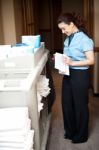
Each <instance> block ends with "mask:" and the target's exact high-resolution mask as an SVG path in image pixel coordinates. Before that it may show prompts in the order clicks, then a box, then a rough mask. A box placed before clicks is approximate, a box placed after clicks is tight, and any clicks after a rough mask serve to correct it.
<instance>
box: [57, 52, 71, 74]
mask: <svg viewBox="0 0 99 150" xmlns="http://www.w3.org/2000/svg"><path fill="white" fill-rule="evenodd" d="M63 57H66V56H65V55H64V54H60V53H55V68H56V69H58V70H59V73H61V74H65V75H69V74H70V73H69V66H68V65H66V64H65V65H64V63H63V61H62V59H63Z"/></svg>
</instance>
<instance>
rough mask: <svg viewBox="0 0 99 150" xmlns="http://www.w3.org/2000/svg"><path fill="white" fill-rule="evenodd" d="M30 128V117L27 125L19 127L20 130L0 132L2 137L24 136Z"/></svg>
mask: <svg viewBox="0 0 99 150" xmlns="http://www.w3.org/2000/svg"><path fill="white" fill-rule="evenodd" d="M30 129H31V120H30V119H28V120H27V123H26V124H25V126H24V127H22V128H21V129H19V130H3V131H1V132H0V137H6V136H7V137H8V136H22V135H23V136H24V135H26V134H27V133H28V132H29V130H30Z"/></svg>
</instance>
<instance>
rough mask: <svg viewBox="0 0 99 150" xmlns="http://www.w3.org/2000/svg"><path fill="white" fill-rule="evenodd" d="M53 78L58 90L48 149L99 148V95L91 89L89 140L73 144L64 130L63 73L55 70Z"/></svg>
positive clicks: (80, 149) (79, 149) (76, 149)
mask: <svg viewBox="0 0 99 150" xmlns="http://www.w3.org/2000/svg"><path fill="white" fill-rule="evenodd" d="M53 80H54V85H55V90H56V100H55V102H54V105H53V108H52V121H51V128H50V132H49V138H48V146H47V150H99V97H97V96H94V95H93V93H92V90H90V94H89V97H90V101H89V111H90V123H89V131H90V133H89V139H88V141H87V142H86V143H82V144H73V143H72V142H71V141H70V140H67V139H64V138H63V135H64V130H63V120H62V110H61V81H62V75H59V74H58V72H54V73H53Z"/></svg>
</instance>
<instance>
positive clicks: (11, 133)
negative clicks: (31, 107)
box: [0, 107, 34, 150]
mask: <svg viewBox="0 0 99 150" xmlns="http://www.w3.org/2000/svg"><path fill="white" fill-rule="evenodd" d="M33 137H34V130H31V120H30V119H29V113H28V108H27V107H13V108H1V109H0V150H33Z"/></svg>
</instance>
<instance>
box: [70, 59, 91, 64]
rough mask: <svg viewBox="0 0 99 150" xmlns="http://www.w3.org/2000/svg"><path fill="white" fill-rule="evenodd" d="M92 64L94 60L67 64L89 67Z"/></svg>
mask: <svg viewBox="0 0 99 150" xmlns="http://www.w3.org/2000/svg"><path fill="white" fill-rule="evenodd" d="M93 64H94V59H92V60H83V61H71V62H70V63H68V65H70V66H89V65H93Z"/></svg>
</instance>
